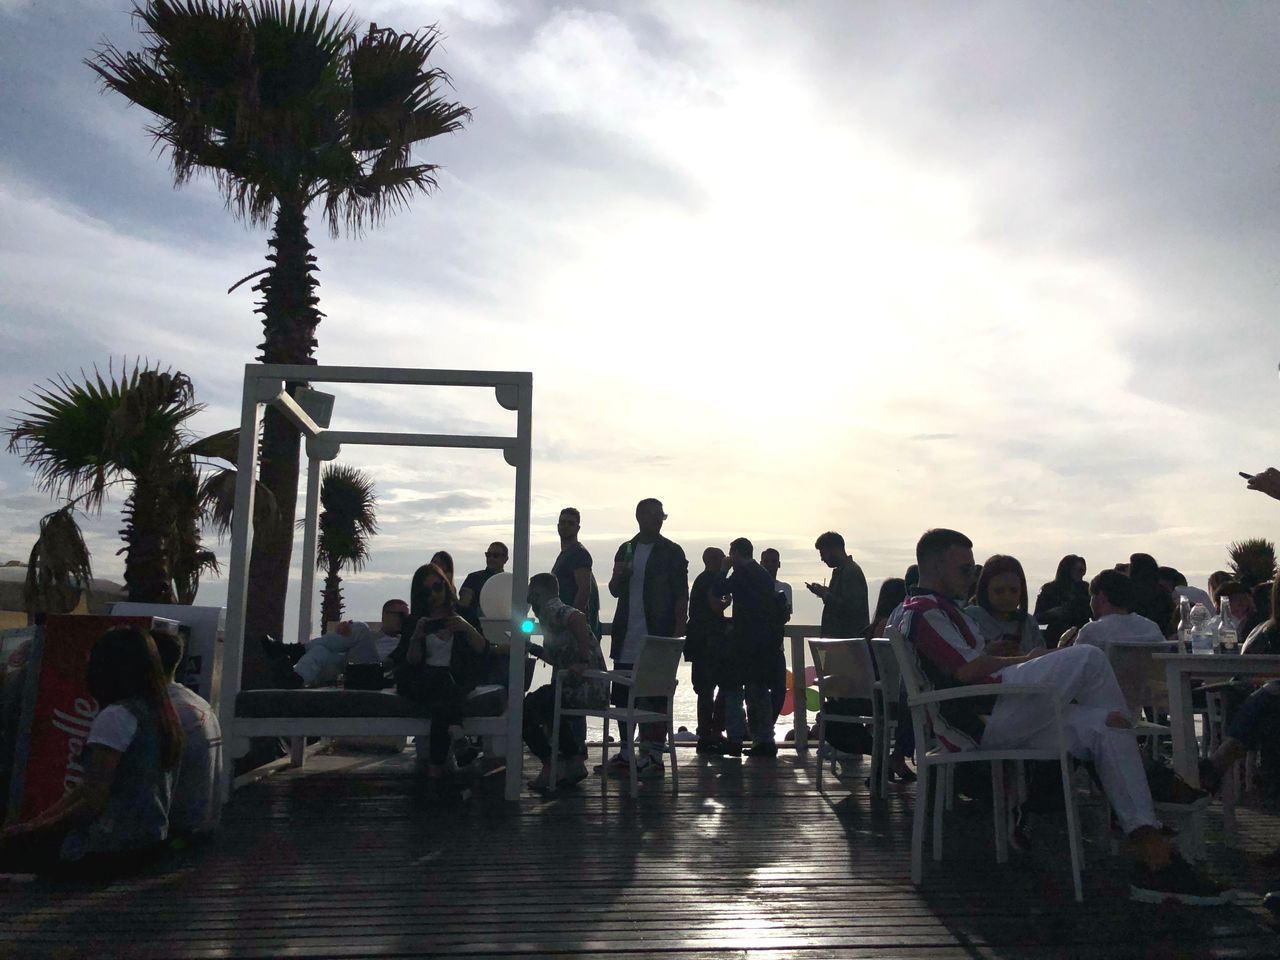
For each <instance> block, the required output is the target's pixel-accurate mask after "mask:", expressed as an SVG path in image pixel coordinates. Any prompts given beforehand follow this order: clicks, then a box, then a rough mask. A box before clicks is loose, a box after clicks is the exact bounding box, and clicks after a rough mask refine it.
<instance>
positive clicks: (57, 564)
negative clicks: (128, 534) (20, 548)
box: [22, 505, 93, 614]
mask: <svg viewBox="0 0 1280 960" xmlns="http://www.w3.org/2000/svg"><path fill="white" fill-rule="evenodd" d="M92 581H93V570H92V569H91V568H90V564H89V548H88V547H86V546H85V543H84V537H83V536H82V535H81V534H80V527H79V526H78V525H77V524H76V520H75V517H73V516H72V507H71V506H70V505H67V506H64V507H61V508H60V509H58V510H55V511H53V513H50V514H48V515H46V516H44V517H41V518H40V535H39V536H38V537H37V538H36V542H35V546H33V547H32V548H31V557H30V558H29V559H28V560H27V582H26V585H25V586H24V587H23V590H22V602H23V606H24V607H26V609H27V613H29V614H31V613H70V612H71V611H72V610H74V609H75V608H76V605H77V604H78V603H79V602H80V594H81V592H82V591H84V592H86V593H87V592H89V590H90V585H91V583H92Z"/></svg>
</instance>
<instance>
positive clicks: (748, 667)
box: [712, 537, 786, 757]
mask: <svg viewBox="0 0 1280 960" xmlns="http://www.w3.org/2000/svg"><path fill="white" fill-rule="evenodd" d="M754 552H755V548H754V547H753V546H752V544H751V541H750V540H748V539H747V538H746V537H739V538H738V539H737V540H735V541H733V543H731V544H729V556H728V558H727V562H726V565H727V566H728V567H731V568H732V570H733V573H732V575H730V574H728V573H726V574H725V575H724V576H723V577H721V578H720V580H719V581H718V582H717V583H716V585H715V587H714V588H713V589H712V593H714V594H716V595H718V596H720V597H732V598H733V622H732V624H731V625H730V627H729V657H730V659H731V660H732V664H733V668H732V669H731V670H728V671H726V677H725V722H726V725H727V726H728V734H729V744H728V747H727V748H726V752H729V753H737V752H739V751H740V750H741V749H742V741H743V739H744V737H745V735H746V733H747V729H748V723H749V725H750V731H751V748H750V749H749V750H748V751H747V753H748V754H749V755H750V756H753V757H762V756H769V757H771V756H773V755H774V754H776V753H777V752H778V745H777V743H776V742H775V741H774V734H773V701H772V697H771V696H770V689H769V688H770V686H771V685H772V684H773V682H774V672H775V664H776V663H777V659H778V652H779V651H780V650H781V649H782V625H783V623H784V622H785V621H786V606H785V604H786V599H785V598H784V597H782V596H781V595H780V594H779V593H778V591H777V588H776V587H775V586H774V584H773V577H772V576H770V574H769V571H767V570H765V568H764V567H762V566H760V564H758V563H757V562H756V561H755V559H754V558H753V557H754ZM744 697H745V699H746V703H747V710H746V713H747V715H746V717H745V718H744V716H743V709H742V701H743V699H744Z"/></svg>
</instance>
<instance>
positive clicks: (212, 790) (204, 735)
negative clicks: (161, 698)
mask: <svg viewBox="0 0 1280 960" xmlns="http://www.w3.org/2000/svg"><path fill="white" fill-rule="evenodd" d="M154 638H155V642H156V650H157V651H158V652H159V654H160V667H161V669H162V670H163V671H164V676H165V679H166V680H167V681H168V683H169V699H170V701H172V703H173V708H174V709H175V710H176V711H177V712H178V723H179V724H181V726H182V736H183V738H184V740H185V741H186V743H185V744H184V746H183V748H182V760H181V762H180V763H179V765H178V772H177V778H176V780H175V781H174V784H173V800H172V802H171V803H170V804H169V838H170V839H175V838H181V839H187V838H192V839H194V838H200V837H205V836H208V835H209V834H211V833H212V832H213V831H214V830H215V829H216V828H217V826H218V821H219V820H220V819H221V818H222V802H221V798H220V797H219V796H218V770H219V767H220V766H221V763H222V726H221V725H220V724H219V723H218V715H217V714H216V713H215V712H214V710H213V707H212V706H210V705H209V702H208V701H207V700H205V699H204V698H203V697H201V696H200V695H199V694H197V693H195V692H194V691H193V690H191V689H189V688H188V687H185V686H183V685H182V684H180V683H178V682H177V681H176V680H175V679H174V677H175V674H176V673H177V670H178V665H179V664H180V663H181V662H182V640H181V639H180V638H178V637H175V636H172V635H171V634H167V633H157V634H155V635H154Z"/></svg>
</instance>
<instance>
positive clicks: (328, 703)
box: [232, 684, 507, 765]
mask: <svg viewBox="0 0 1280 960" xmlns="http://www.w3.org/2000/svg"><path fill="white" fill-rule="evenodd" d="M506 708H507V690H506V688H505V687H501V686H497V685H496V684H495V685H487V686H481V687H476V688H475V689H474V690H472V691H471V693H470V694H469V695H468V696H467V701H466V704H465V705H464V707H463V717H464V719H463V721H462V729H463V730H464V731H465V732H466V733H467V734H468V735H469V736H473V737H484V738H486V741H487V743H488V745H487V746H486V748H485V750H486V752H492V753H495V754H496V753H502V752H503V751H504V750H505V746H504V743H505V735H506V733H507V717H506ZM430 731H431V720H430V718H429V717H428V716H427V715H426V712H425V710H424V709H423V706H422V705H421V704H419V703H415V702H414V701H412V700H409V699H406V698H405V697H401V696H398V695H397V694H395V693H394V692H392V691H390V690H341V689H338V688H336V687H324V688H320V689H311V690H242V691H240V692H239V693H237V694H236V719H235V732H236V736H237V737H242V738H247V737H290V738H291V739H292V741H293V749H292V751H291V756H292V758H293V763H294V764H295V765H301V764H302V762H303V757H304V750H303V744H304V740H303V738H305V737H421V736H426V735H427V734H428V733H429V732H430ZM232 755H233V756H234V754H232Z"/></svg>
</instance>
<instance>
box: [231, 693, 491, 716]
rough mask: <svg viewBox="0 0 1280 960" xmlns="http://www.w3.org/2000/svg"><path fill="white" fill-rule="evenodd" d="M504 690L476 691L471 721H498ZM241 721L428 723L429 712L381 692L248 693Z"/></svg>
mask: <svg viewBox="0 0 1280 960" xmlns="http://www.w3.org/2000/svg"><path fill="white" fill-rule="evenodd" d="M506 693H507V691H506V690H505V689H503V688H502V687H476V689H475V690H473V691H471V693H470V694H469V695H468V697H467V702H466V705H465V706H464V708H463V713H464V715H466V716H468V717H497V716H501V715H502V713H503V711H504V709H505V708H506V702H507V700H506ZM236 716H238V717H252V718H255V719H256V718H262V717H324V718H330V717H410V718H414V717H416V718H421V719H426V718H427V717H428V716H429V709H428V708H427V706H426V705H425V704H421V703H417V702H415V701H413V700H409V699H407V698H406V697H401V696H397V695H396V694H394V693H391V692H384V691H378V690H338V689H335V688H324V689H320V690H244V691H241V692H240V693H239V694H238V695H237V696H236Z"/></svg>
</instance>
